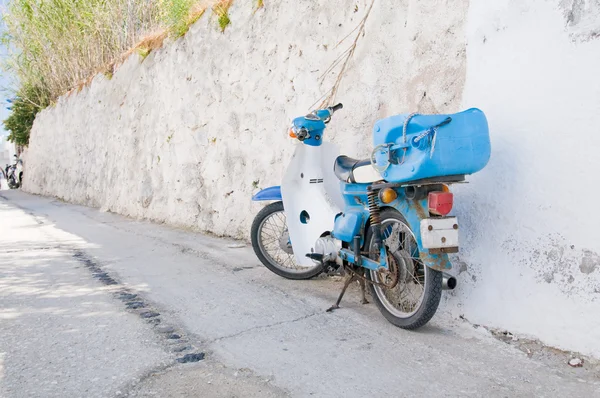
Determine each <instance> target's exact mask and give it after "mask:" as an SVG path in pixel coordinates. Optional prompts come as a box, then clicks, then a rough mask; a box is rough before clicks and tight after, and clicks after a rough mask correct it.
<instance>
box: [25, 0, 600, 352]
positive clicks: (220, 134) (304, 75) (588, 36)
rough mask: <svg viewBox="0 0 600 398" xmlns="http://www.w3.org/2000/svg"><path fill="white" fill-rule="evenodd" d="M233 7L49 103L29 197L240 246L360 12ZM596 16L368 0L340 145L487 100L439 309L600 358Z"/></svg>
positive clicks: (475, 2)
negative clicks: (484, 142) (292, 134)
mask: <svg viewBox="0 0 600 398" xmlns="http://www.w3.org/2000/svg"><path fill="white" fill-rule="evenodd" d="M238 3H239V4H238ZM238 3H236V4H235V5H234V8H233V9H232V14H231V19H232V26H230V27H229V28H227V30H226V32H225V33H224V34H221V33H219V32H218V31H217V30H216V29H215V28H214V21H212V22H209V20H208V18H207V17H206V16H205V17H204V18H202V19H201V20H200V21H199V22H198V23H196V25H194V26H193V27H192V29H191V30H190V32H189V33H188V34H187V35H186V36H185V37H184V38H182V39H180V40H178V41H176V42H175V43H169V44H167V45H166V47H165V48H163V49H161V50H159V51H156V52H153V53H152V54H150V56H149V57H147V58H146V59H145V60H144V61H143V62H141V63H140V59H139V58H137V56H132V57H130V59H129V60H128V61H127V62H126V63H125V64H124V65H123V66H122V67H121V68H120V69H119V70H118V71H117V73H115V75H114V76H113V78H112V80H110V81H109V80H107V79H106V78H105V77H104V76H102V75H99V76H98V77H96V79H95V80H94V82H93V83H92V85H91V87H89V88H85V89H84V90H83V91H82V92H80V93H75V94H73V95H70V96H65V97H63V98H61V99H60V100H59V101H58V104H57V105H56V106H55V107H53V108H49V109H47V110H45V111H43V112H42V113H41V114H40V115H39V116H38V118H37V119H36V122H35V125H34V129H33V132H32V137H31V145H30V148H29V153H28V156H27V159H26V162H25V167H26V170H25V175H26V178H25V187H24V188H25V189H26V190H28V191H30V192H34V193H39V194H45V195H53V196H58V197H61V198H63V199H65V200H68V201H71V202H76V203H82V204H87V205H91V206H97V207H101V208H103V209H105V210H110V211H114V212H118V213H121V214H125V215H128V216H132V217H139V218H148V219H152V220H155V221H159V222H167V223H170V224H173V225H178V226H183V227H187V228H194V229H199V230H204V231H210V232H213V233H216V234H219V235H229V236H234V237H238V238H246V239H247V237H248V231H249V226H250V223H251V221H252V218H253V217H254V215H255V214H256V212H257V211H258V209H259V208H260V205H257V204H253V203H251V202H250V196H251V194H252V192H253V191H256V186H259V187H266V186H269V185H276V184H278V182H279V180H280V178H281V175H282V170H283V167H285V164H286V162H287V159H288V158H289V156H290V154H291V153H292V150H293V145H294V144H293V143H292V142H291V141H290V139H289V138H287V136H286V134H285V131H286V127H287V126H288V123H289V121H290V119H291V118H292V117H294V116H297V115H299V114H303V113H305V112H306V110H307V109H308V108H309V107H310V106H311V104H313V103H314V102H315V101H316V100H317V98H319V97H320V96H321V94H322V93H323V92H324V91H325V90H327V89H328V88H329V87H330V85H331V82H332V81H333V80H334V79H335V75H333V74H329V75H328V76H326V79H325V82H324V83H323V84H319V77H320V75H321V74H322V72H323V71H324V70H325V69H326V68H327V67H328V66H329V65H330V64H331V62H333V61H334V60H335V59H336V57H337V56H338V55H339V54H340V53H341V52H342V51H343V50H345V49H346V48H347V45H349V43H344V44H342V45H340V46H339V47H337V48H336V47H335V46H336V43H338V42H339V40H341V39H342V38H343V37H344V36H346V34H347V33H348V32H350V31H351V30H352V29H353V28H354V27H355V26H356V24H357V23H358V21H359V19H360V18H361V17H362V15H364V12H365V9H366V6H367V2H366V1H365V0H361V1H359V2H358V3H356V2H355V1H349V0H332V1H328V2H324V4H319V5H317V4H313V3H314V2H308V1H304V2H292V1H287V2H285V1H284V2H273V4H272V3H268V4H267V7H266V8H265V9H263V10H260V11H258V12H257V13H256V14H252V10H251V9H250V6H249V5H246V4H241V3H242V2H238ZM275 3H277V4H275ZM355 4H358V11H356V12H355V10H354V6H355ZM593 4H595V3H593V2H592V1H589V2H585V1H583V0H575V6H573V4H572V2H569V1H559V0H554V1H541V0H526V1H516V0H504V1H494V2H486V1H484V0H472V1H471V3H470V4H469V3H468V2H467V1H466V0H463V1H453V2H442V1H431V2H422V1H417V0H405V1H402V2H398V1H392V0H376V4H375V7H374V9H373V11H372V14H371V16H370V17H369V20H368V23H367V31H366V35H365V37H364V38H362V39H361V42H360V43H359V47H358V49H357V52H356V54H355V57H354V59H353V62H352V64H351V67H350V70H349V71H348V75H347V76H346V77H345V79H344V81H343V84H342V86H341V88H340V91H339V96H338V99H339V100H340V101H342V102H343V103H344V105H345V108H344V110H343V111H342V112H340V113H339V114H336V116H335V119H334V121H333V122H332V123H331V125H330V128H329V130H328V134H329V138H332V139H333V140H334V141H335V142H337V143H339V144H340V145H341V147H342V152H345V153H347V154H349V155H355V156H366V155H367V153H369V152H370V149H371V147H372V144H371V137H370V130H371V126H372V125H373V122H374V121H375V120H376V119H378V118H382V117H386V116H389V115H393V114H397V113H401V112H407V111H415V110H416V111H420V112H437V113H443V112H454V111H458V110H460V109H461V108H466V107H470V106H478V107H480V108H482V109H483V110H484V111H485V112H486V113H487V115H488V117H489V121H490V126H491V134H492V144H493V154H492V160H491V161H490V164H489V166H488V167H487V168H486V169H485V170H484V171H483V172H481V173H479V174H477V175H475V176H472V177H471V178H470V179H469V181H470V184H468V185H465V186H461V187H459V188H457V189H456V191H455V192H456V197H455V201H456V203H457V205H456V207H457V208H456V213H457V214H458V215H459V216H460V217H461V220H462V221H461V232H462V236H461V239H462V242H463V250H462V252H461V254H460V256H459V257H458V258H456V259H455V265H456V267H455V272H457V273H459V281H460V283H461V285H460V287H459V289H458V290H457V291H455V292H454V293H452V294H449V295H447V300H446V301H445V302H444V305H443V308H442V310H446V311H451V312H452V313H454V314H456V315H458V314H462V315H464V316H466V318H468V319H469V320H470V321H471V322H475V323H481V324H485V325H489V326H495V327H503V328H507V329H509V330H512V331H514V332H520V333H525V334H530V335H533V336H537V337H540V338H542V339H543V340H544V341H545V342H547V343H550V344H553V345H556V346H559V347H561V348H566V349H574V350H578V351H582V352H584V353H587V354H594V355H597V356H599V357H600V338H599V337H600V336H599V335H598V333H599V332H598V331H599V330H600V328H599V326H600V323H599V322H600V320H599V319H600V318H599V317H598V316H597V314H598V313H600V311H599V310H600V264H599V262H600V259H599V257H598V254H597V253H600V243H599V242H598V241H597V239H596V238H595V236H596V235H597V234H595V229H594V226H595V225H598V224H600V223H599V222H598V221H600V220H599V216H597V215H596V214H595V213H594V211H593V208H594V204H595V197H594V195H596V196H598V193H599V192H598V191H599V188H598V186H597V184H594V183H595V182H597V181H598V178H597V177H596V175H595V173H596V171H597V170H598V169H599V168H598V166H599V162H600V161H598V160H597V157H596V156H595V154H596V153H598V149H600V148H599V146H600V138H599V134H598V133H599V132H598V130H599V128H598V122H599V121H600V120H599V118H600V112H599V111H600V109H599V104H600V86H599V84H600V83H599V82H600V79H598V78H597V73H595V72H594V71H595V70H596V69H597V65H598V64H599V63H600V62H599V61H600V37H597V35H595V33H594V32H597V30H596V29H597V26H596V25H595V24H596V23H597V21H598V20H599V19H598V18H594V17H590V15H592V14H594V13H595V14H594V15H596V16H597V15H598V9H597V8H598V7H597V6H594V5H593ZM582 10H583V11H584V12H583V11H582ZM590 13H592V14H590ZM255 182H256V183H255ZM582 271H583V272H582Z"/></svg>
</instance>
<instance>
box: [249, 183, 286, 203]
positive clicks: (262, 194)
mask: <svg viewBox="0 0 600 398" xmlns="http://www.w3.org/2000/svg"><path fill="white" fill-rule="evenodd" d="M252 200H253V201H254V202H260V201H263V200H281V187H280V186H279V185H277V186H274V187H269V188H265V189H262V190H260V191H258V192H257V193H256V194H254V196H252Z"/></svg>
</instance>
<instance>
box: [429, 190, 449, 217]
mask: <svg viewBox="0 0 600 398" xmlns="http://www.w3.org/2000/svg"><path fill="white" fill-rule="evenodd" d="M427 203H428V207H429V212H430V213H432V214H436V215H438V216H445V215H446V214H448V213H450V210H452V204H453V203H454V195H453V194H452V192H439V191H436V192H429V197H428V199H427Z"/></svg>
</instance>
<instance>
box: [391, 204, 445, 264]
mask: <svg viewBox="0 0 600 398" xmlns="http://www.w3.org/2000/svg"><path fill="white" fill-rule="evenodd" d="M393 207H394V208H395V209H396V210H398V211H399V212H400V213H401V214H402V216H403V217H404V219H405V220H406V221H407V222H408V225H409V226H410V229H411V231H412V232H413V234H414V235H415V239H416V241H417V245H418V247H419V257H420V258H421V261H423V264H424V265H426V266H428V267H429V268H432V269H435V270H438V271H445V270H448V269H450V268H452V264H451V263H450V259H449V258H448V254H446V253H442V254H434V253H430V252H429V250H428V249H425V248H423V244H422V242H421V220H423V219H424V218H428V217H429V210H427V199H421V200H408V199H406V198H400V199H399V200H396V201H395V202H394V203H393Z"/></svg>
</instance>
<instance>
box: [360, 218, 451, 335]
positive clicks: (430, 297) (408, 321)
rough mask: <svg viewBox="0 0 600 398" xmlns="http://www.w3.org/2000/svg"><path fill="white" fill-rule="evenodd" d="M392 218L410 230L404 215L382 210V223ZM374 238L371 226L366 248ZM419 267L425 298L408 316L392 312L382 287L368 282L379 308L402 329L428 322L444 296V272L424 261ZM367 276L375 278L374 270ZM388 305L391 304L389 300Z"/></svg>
mask: <svg viewBox="0 0 600 398" xmlns="http://www.w3.org/2000/svg"><path fill="white" fill-rule="evenodd" d="M390 219H393V220H396V221H399V222H401V223H403V224H404V225H405V227H406V228H407V230H408V231H410V227H409V225H408V223H407V222H406V220H405V219H404V217H403V216H402V214H400V213H399V212H398V211H396V210H394V209H390V208H388V209H384V210H382V211H381V224H382V225H385V222H386V220H390ZM411 233H412V231H411ZM372 238H373V233H372V230H371V228H369V231H368V232H367V238H366V240H365V248H367V249H368V248H369V247H370V245H371V239H372ZM413 250H414V249H409V251H413ZM417 250H418V249H417ZM377 257H378V256H377ZM412 261H414V260H412ZM414 265H415V264H414V262H413V267H414ZM418 267H422V268H423V272H424V282H425V286H424V289H423V293H422V297H423V298H422V300H421V302H420V304H419V308H418V309H416V310H415V312H414V313H413V314H411V315H409V316H407V317H399V316H396V315H394V314H393V313H392V312H390V310H389V309H388V308H387V307H386V304H385V303H384V302H383V301H382V298H381V297H380V294H383V291H382V289H381V288H376V287H375V286H374V285H373V284H371V283H369V284H368V285H369V290H370V292H371V296H372V297H373V300H374V301H375V304H376V305H377V308H378V309H379V311H380V312H381V313H382V314H383V316H384V317H385V319H387V320H388V321H389V322H390V323H392V324H393V325H395V326H398V327H399V328H402V329H408V330H414V329H418V328H420V327H421V326H423V325H425V324H426V323H427V322H429V321H430V320H431V318H433V316H434V315H435V312H436V311H437V308H438V305H439V304H440V300H441V298H442V279H443V275H442V273H441V272H439V271H436V270H434V269H431V268H429V267H426V266H423V265H422V263H421V264H420V265H419V266H418ZM413 272H414V271H413ZM366 276H367V278H368V279H369V280H373V272H372V271H367V272H366ZM388 305H390V304H389V302H388Z"/></svg>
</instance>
